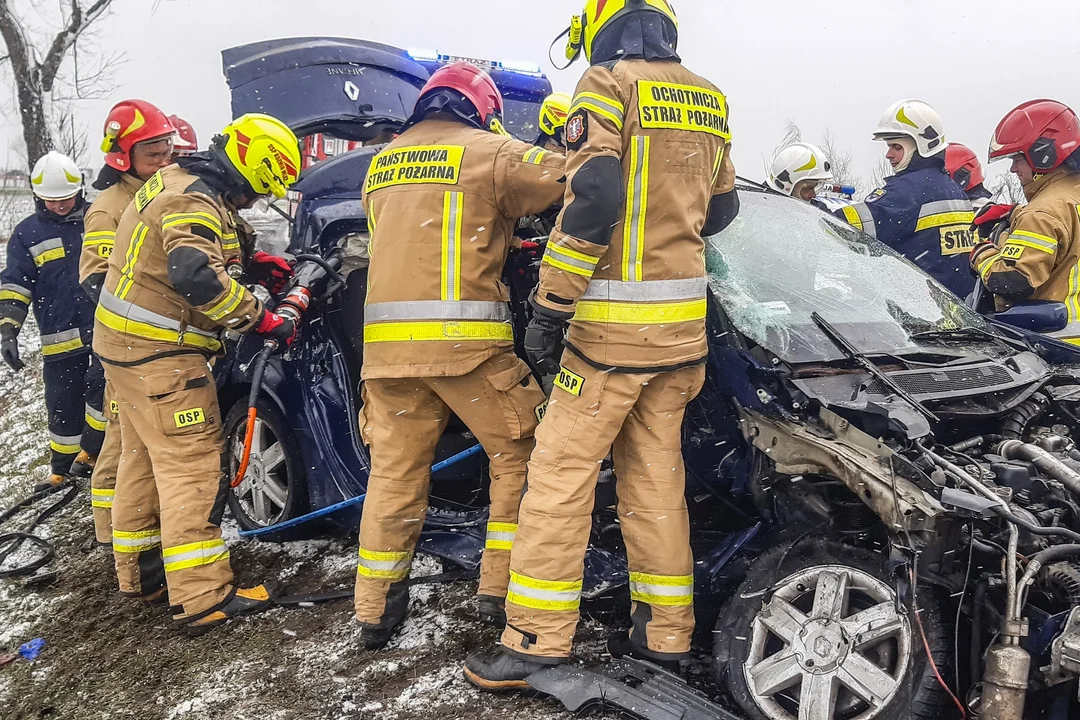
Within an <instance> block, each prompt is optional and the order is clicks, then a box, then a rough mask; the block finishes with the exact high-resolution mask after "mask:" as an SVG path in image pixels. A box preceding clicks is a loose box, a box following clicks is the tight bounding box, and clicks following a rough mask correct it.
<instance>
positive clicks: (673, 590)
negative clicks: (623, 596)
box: [630, 580, 694, 597]
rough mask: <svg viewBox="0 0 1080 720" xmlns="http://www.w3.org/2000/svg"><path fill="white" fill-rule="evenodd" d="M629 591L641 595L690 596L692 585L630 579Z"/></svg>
mask: <svg viewBox="0 0 1080 720" xmlns="http://www.w3.org/2000/svg"><path fill="white" fill-rule="evenodd" d="M630 590H631V592H635V593H640V594H642V595H660V596H662V597H690V596H693V594H694V586H693V585H653V584H651V583H643V582H634V581H633V580H631V581H630Z"/></svg>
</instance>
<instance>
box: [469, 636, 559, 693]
mask: <svg viewBox="0 0 1080 720" xmlns="http://www.w3.org/2000/svg"><path fill="white" fill-rule="evenodd" d="M564 662H566V658H545V657H534V656H532V655H525V654H522V653H519V652H515V651H514V650H510V649H508V648H504V647H501V646H500V647H498V648H496V649H495V650H488V651H487V652H478V653H473V654H471V655H469V657H467V658H465V668H464V671H465V679H466V680H468V681H469V682H471V683H472V684H473V685H475V686H476V687H478V688H480V689H481V690H487V691H488V692H503V691H507V690H528V689H529V683H528V682H527V679H528V677H529V676H530V675H532V674H533V673H535V672H537V671H538V670H543V669H544V668H546V667H551V666H552V665H561V664H563V663H564Z"/></svg>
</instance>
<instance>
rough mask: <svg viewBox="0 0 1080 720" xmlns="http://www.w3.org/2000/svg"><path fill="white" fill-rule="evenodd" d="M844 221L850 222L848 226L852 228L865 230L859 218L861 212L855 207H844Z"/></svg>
mask: <svg viewBox="0 0 1080 720" xmlns="http://www.w3.org/2000/svg"><path fill="white" fill-rule="evenodd" d="M844 219H845V220H847V221H848V225H851V227H853V228H855V229H856V230H862V229H863V224H862V218H861V217H859V211H858V210H856V209H855V208H854V207H853V206H851V205H845V206H844Z"/></svg>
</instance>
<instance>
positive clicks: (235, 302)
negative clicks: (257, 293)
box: [204, 278, 245, 321]
mask: <svg viewBox="0 0 1080 720" xmlns="http://www.w3.org/2000/svg"><path fill="white" fill-rule="evenodd" d="M244 292H245V291H244V287H243V285H241V284H240V283H238V282H236V281H235V280H233V279H232V278H229V292H228V294H227V295H226V296H225V297H224V298H222V299H221V301H220V302H218V304H217V305H215V306H214V307H212V308H210V309H209V310H207V311H206V312H205V313H204V314H205V315H206V317H208V318H210V319H211V320H215V321H216V320H221V319H222V318H224V317H225V316H226V315H228V314H229V313H231V312H233V311H234V310H236V308H238V307H239V306H240V303H241V301H243V299H244Z"/></svg>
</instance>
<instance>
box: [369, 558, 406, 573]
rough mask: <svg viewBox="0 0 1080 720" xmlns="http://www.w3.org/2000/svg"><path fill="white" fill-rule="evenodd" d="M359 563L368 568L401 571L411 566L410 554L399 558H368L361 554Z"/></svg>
mask: <svg viewBox="0 0 1080 720" xmlns="http://www.w3.org/2000/svg"><path fill="white" fill-rule="evenodd" d="M360 565H361V567H365V568H367V569H368V570H376V571H382V572H402V571H404V570H408V569H409V568H410V567H411V566H412V556H409V557H405V558H402V559H401V560H370V559H368V558H366V557H363V556H361V557H360Z"/></svg>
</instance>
